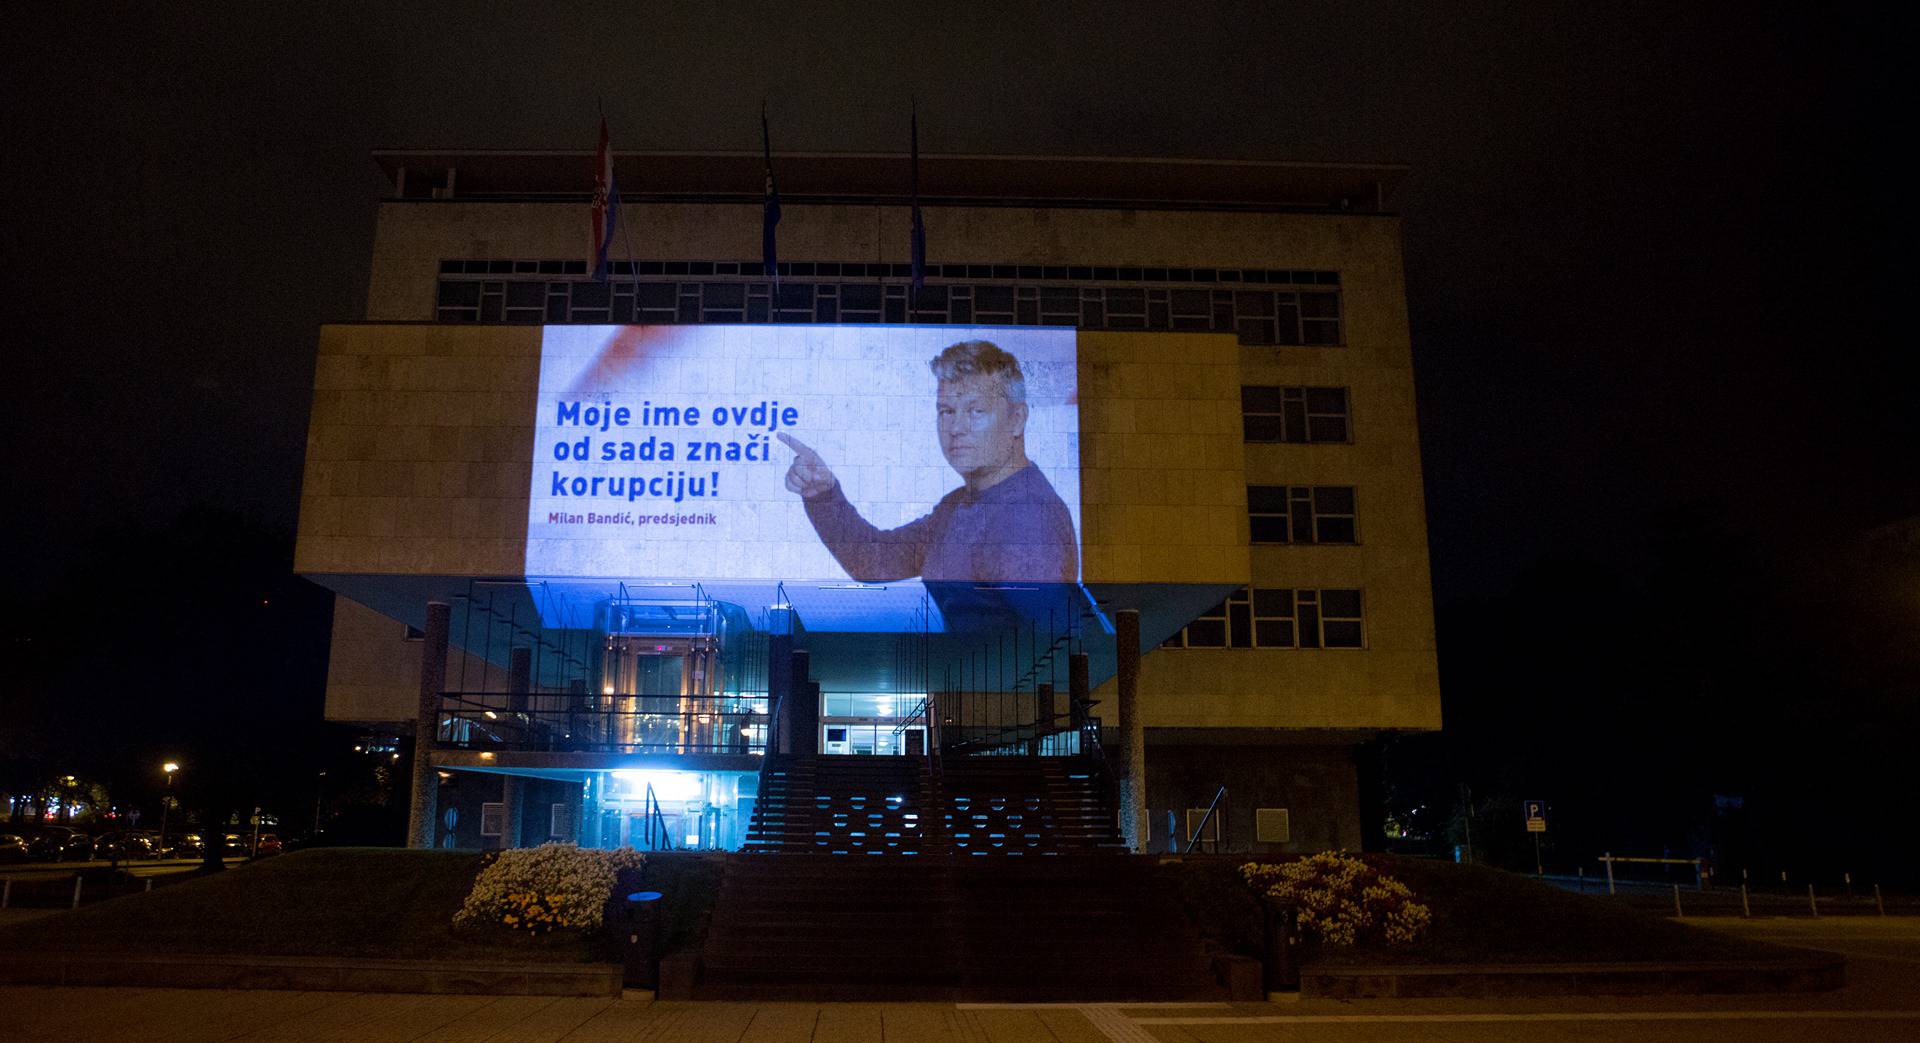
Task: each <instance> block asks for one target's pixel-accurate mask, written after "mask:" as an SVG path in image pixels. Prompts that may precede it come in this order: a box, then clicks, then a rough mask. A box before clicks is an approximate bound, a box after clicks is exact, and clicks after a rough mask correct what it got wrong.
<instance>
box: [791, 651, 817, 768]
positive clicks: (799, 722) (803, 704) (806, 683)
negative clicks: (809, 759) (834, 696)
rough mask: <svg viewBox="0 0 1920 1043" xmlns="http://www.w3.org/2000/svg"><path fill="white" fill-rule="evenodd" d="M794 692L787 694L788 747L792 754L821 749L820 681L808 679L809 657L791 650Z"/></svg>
mask: <svg viewBox="0 0 1920 1043" xmlns="http://www.w3.org/2000/svg"><path fill="white" fill-rule="evenodd" d="M792 669H793V674H792V676H793V693H792V694H791V695H789V696H787V705H788V706H789V707H791V709H790V710H789V712H788V713H787V722H788V723H789V724H791V725H792V731H793V738H792V741H791V745H790V746H789V749H791V750H792V751H793V752H794V753H795V754H814V753H819V752H820V683H819V682H818V681H814V680H811V679H810V678H809V676H808V675H809V674H811V673H812V665H811V657H810V656H808V655H807V653H806V652H805V651H796V652H794V653H793V668H792Z"/></svg>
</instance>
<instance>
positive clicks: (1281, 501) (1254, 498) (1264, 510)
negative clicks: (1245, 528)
mask: <svg viewBox="0 0 1920 1043" xmlns="http://www.w3.org/2000/svg"><path fill="white" fill-rule="evenodd" d="M1286 509H1287V487H1286V486H1284V485H1249V486H1247V510H1249V511H1252V512H1254V513H1255V514H1277V513H1279V512H1281V511H1284V510H1286Z"/></svg>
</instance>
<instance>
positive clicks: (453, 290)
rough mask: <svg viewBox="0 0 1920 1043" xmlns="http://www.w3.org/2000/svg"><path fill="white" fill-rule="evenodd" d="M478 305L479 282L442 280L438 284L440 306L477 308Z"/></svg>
mask: <svg viewBox="0 0 1920 1043" xmlns="http://www.w3.org/2000/svg"><path fill="white" fill-rule="evenodd" d="M479 306H480V284H479V283H477V282H443V283H441V284H440V307H442V308H477V307H479Z"/></svg>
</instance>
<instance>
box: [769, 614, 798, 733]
mask: <svg viewBox="0 0 1920 1043" xmlns="http://www.w3.org/2000/svg"><path fill="white" fill-rule="evenodd" d="M792 694H793V637H792V636H791V635H788V634H769V635H768V636H767V712H768V713H769V714H771V715H772V717H771V718H770V719H769V720H768V722H767V724H768V726H769V727H771V728H772V729H773V733H772V742H771V743H770V744H769V745H768V747H767V752H768V753H790V752H792V748H793V746H792V737H793V727H792V725H790V724H789V723H788V721H789V716H788V711H790V710H791V709H792V705H791V704H792V702H793V700H792V698H791V696H792Z"/></svg>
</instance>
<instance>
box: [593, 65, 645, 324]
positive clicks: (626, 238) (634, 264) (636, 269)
mask: <svg viewBox="0 0 1920 1043" xmlns="http://www.w3.org/2000/svg"><path fill="white" fill-rule="evenodd" d="M600 118H601V119H603V120H604V119H606V118H607V110H606V104H605V102H604V101H603V102H602V103H601V108H600ZM607 165H608V166H609V167H611V166H612V165H613V147H612V146H611V145H609V146H608V147H607ZM614 183H615V184H618V180H617V179H616V180H615V182H614ZM620 205H621V208H622V209H625V207H626V204H625V203H624V202H623V203H621V204H620ZM617 220H618V221H619V223H620V240H621V242H623V243H625V244H626V247H627V274H628V275H630V276H632V277H633V309H632V314H630V315H629V316H628V321H630V322H638V321H640V262H639V259H638V258H636V257H634V256H633V225H632V224H630V223H629V222H628V221H627V219H626V215H625V214H621V215H619V217H618V218H617ZM609 274H611V273H609ZM609 281H611V279H609ZM607 308H608V311H609V312H611V311H612V308H613V297H612V296H611V295H609V296H608V297H607Z"/></svg>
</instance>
